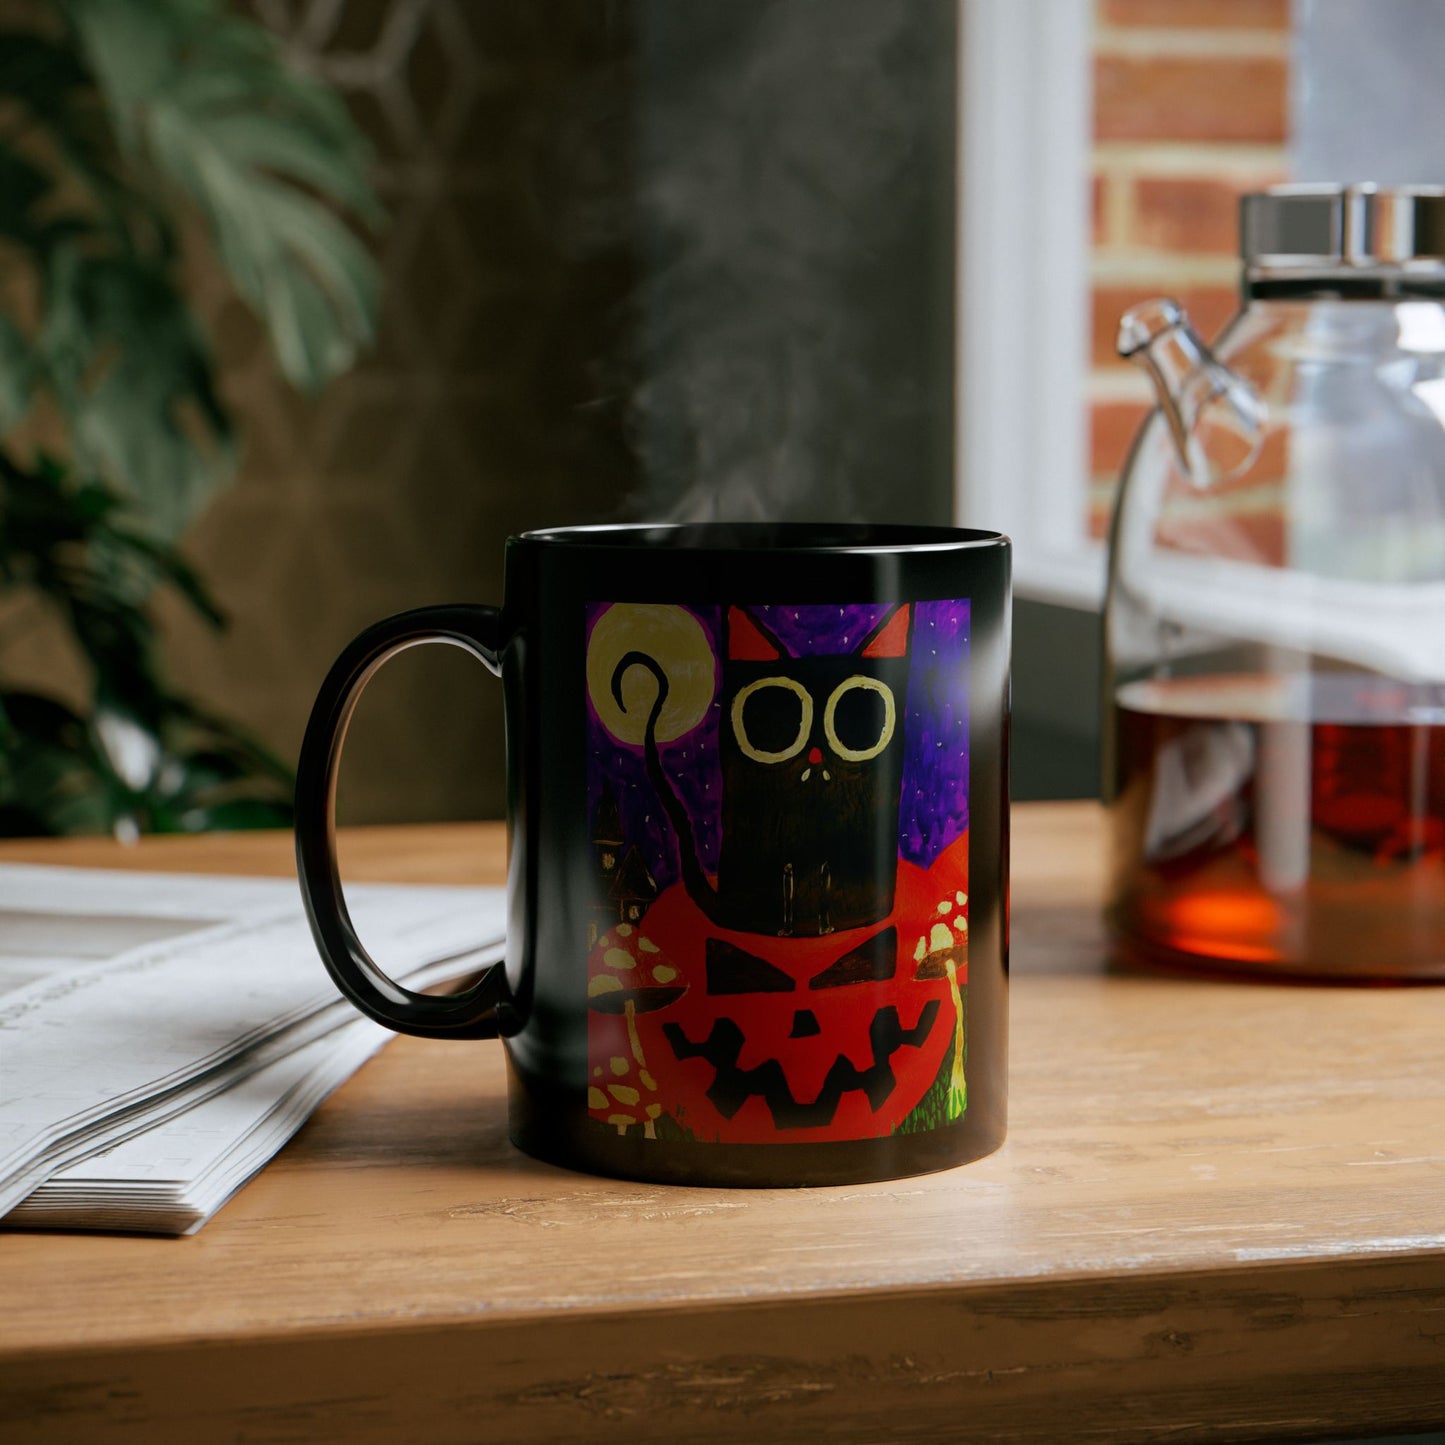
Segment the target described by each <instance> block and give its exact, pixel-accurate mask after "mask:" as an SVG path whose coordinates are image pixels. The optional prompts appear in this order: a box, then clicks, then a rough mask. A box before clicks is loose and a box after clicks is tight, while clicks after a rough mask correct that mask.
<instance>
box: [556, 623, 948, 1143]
mask: <svg viewBox="0 0 1445 1445" xmlns="http://www.w3.org/2000/svg"><path fill="white" fill-rule="evenodd" d="M587 628H588V633H587V638H588V641H587V696H588V708H589V714H590V715H589V719H588V767H587V779H588V797H587V804H588V817H589V821H590V825H591V830H592V834H591V836H592V844H593V849H594V855H595V879H594V893H593V900H592V907H593V921H592V923H591V924H590V925H589V928H588V933H589V937H588V938H587V939H586V941H585V942H586V946H587V948H588V983H587V993H588V1053H589V1058H588V1068H589V1071H590V1080H589V1088H588V1107H589V1112H590V1115H591V1117H592V1119H593V1120H595V1121H596V1124H597V1125H598V1127H601V1128H606V1129H610V1130H614V1131H616V1132H618V1133H621V1134H635V1135H638V1136H641V1137H643V1138H648V1139H653V1138H656V1139H666V1138H673V1139H683V1138H688V1139H695V1140H700V1141H720V1142H727V1143H749V1144H756V1143H777V1142H796V1141H811V1140H839V1139H872V1138H878V1137H880V1136H885V1135H888V1134H892V1133H896V1132H903V1131H912V1130H918V1129H933V1128H939V1127H944V1126H947V1125H948V1124H951V1123H953V1122H955V1121H957V1120H959V1119H961V1118H962V1117H963V1114H964V1110H965V1108H966V1106H967V1098H966V1090H965V1083H964V1061H965V1058H966V1051H967V1002H968V751H969V737H968V628H969V605H968V603H967V602H966V601H948V602H919V603H913V604H903V605H901V606H891V605H883V604H866V605H853V606H848V605H838V606H829V607H821V606H806V607H803V606H799V607H788V606H751V607H679V606H672V605H661V604H659V605H652V604H640V603H630V602H618V603H594V604H592V605H590V606H589V608H588V616H587ZM582 942H583V941H582V940H580V939H579V947H580V946H582Z"/></svg>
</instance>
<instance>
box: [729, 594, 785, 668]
mask: <svg viewBox="0 0 1445 1445" xmlns="http://www.w3.org/2000/svg"><path fill="white" fill-rule="evenodd" d="M727 655H728V661H729V662H776V661H777V660H778V659H779V658H780V657H784V656H786V653H785V652H784V651H783V645H782V643H780V642H779V641H778V639H777V638H776V637H774V636H773V635H772V633H771V632H769V631H768V629H767V628H766V627H764V626H763V624H762V623H761V622H757V621H754V619H753V618H751V617H749V616H748V614H747V613H746V612H744V611H743V609H742V608H741V607H729V608H728V645H727Z"/></svg>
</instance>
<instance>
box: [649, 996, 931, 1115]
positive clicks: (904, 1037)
mask: <svg viewBox="0 0 1445 1445" xmlns="http://www.w3.org/2000/svg"><path fill="white" fill-rule="evenodd" d="M939 1007H940V1003H939V1000H938V999H936V998H932V999H929V1000H928V1002H927V1003H926V1004H924V1006H923V1011H922V1012H921V1013H920V1014H919V1015H918V1022H917V1023H916V1024H914V1026H913V1027H912V1028H911V1029H905V1028H904V1027H903V1025H902V1024H901V1023H900V1022H899V1020H898V1010H897V1008H895V1007H894V1006H893V1005H891V1004H890V1005H889V1006H888V1007H887V1008H881V1009H879V1010H878V1012H877V1013H876V1014H874V1016H873V1022H872V1023H871V1024H870V1025H869V1026H868V1041H869V1043H870V1044H871V1045H872V1047H873V1062H872V1063H870V1064H869V1065H868V1067H867V1068H865V1069H859V1068H857V1067H856V1066H855V1065H854V1063H853V1062H852V1060H851V1059H846V1058H844V1057H843V1055H842V1054H839V1055H838V1057H837V1058H836V1059H834V1060H833V1065H832V1067H831V1068H830V1069H829V1070H828V1077H827V1078H826V1079H824V1080H823V1087H822V1089H821V1090H819V1092H818V1097H817V1098H816V1099H814V1100H813V1101H812V1102H811V1103H804V1102H801V1101H799V1100H798V1099H795V1098H794V1097H793V1090H792V1088H791V1087H790V1086H789V1084H788V1080H787V1076H786V1075H785V1074H784V1073H783V1066H782V1064H781V1063H779V1062H778V1060H777V1059H769V1060H768V1061H767V1062H766V1063H763V1064H759V1065H758V1066H757V1068H755V1069H740V1068H739V1067H738V1057H739V1055H740V1054H741V1053H742V1051H743V1044H744V1042H745V1040H744V1037H743V1031H742V1030H741V1029H740V1028H739V1027H738V1026H737V1024H735V1023H734V1022H733V1021H732V1020H731V1019H726V1018H722V1019H717V1020H716V1021H715V1022H714V1023H713V1026H712V1032H711V1033H709V1034H708V1036H707V1038H705V1039H703V1040H702V1041H701V1042H700V1043H694V1042H693V1041H692V1040H691V1039H690V1038H688V1036H687V1035H686V1034H685V1033H684V1032H683V1030H682V1026H681V1025H680V1024H675V1023H670V1024H666V1025H664V1026H663V1030H662V1032H663V1035H664V1036H665V1037H666V1039H667V1041H668V1043H669V1044H671V1045H672V1051H673V1053H674V1054H676V1055H677V1057H678V1058H679V1059H706V1060H707V1061H708V1063H710V1064H711V1065H712V1066H713V1068H714V1069H715V1070H716V1071H717V1074H716V1077H715V1078H714V1079H713V1081H712V1084H711V1086H710V1087H709V1089H708V1091H707V1097H708V1099H709V1100H710V1102H711V1103H712V1106H713V1108H715V1109H716V1110H717V1111H718V1113H719V1114H721V1115H722V1116H723V1118H724V1119H731V1118H732V1117H733V1115H734V1114H736V1113H737V1111H738V1110H739V1109H741V1108H742V1106H743V1105H744V1104H745V1103H747V1101H748V1100H749V1099H751V1098H752V1097H753V1096H754V1095H760V1096H761V1097H762V1098H763V1100H764V1102H766V1104H767V1106H768V1109H769V1111H770V1112H771V1113H772V1116H773V1123H774V1124H775V1125H776V1126H777V1127H778V1128H779V1129H820V1128H824V1127H825V1126H827V1125H828V1124H831V1123H832V1122H833V1115H834V1114H836V1113H837V1112H838V1105H839V1103H840V1102H841V1101H842V1098H843V1095H844V1094H846V1093H848V1092H850V1091H851V1090H853V1089H861V1090H862V1091H863V1092H864V1093H865V1094H866V1095H867V1096H868V1103H869V1105H870V1106H871V1107H872V1108H873V1110H874V1112H875V1113H876V1112H877V1111H878V1110H879V1109H881V1108H882V1107H883V1104H884V1102H885V1101H886V1100H887V1098H888V1096H889V1095H890V1094H891V1093H892V1092H893V1090H894V1088H895V1087H896V1086H897V1083H898V1081H897V1079H896V1078H895V1077H894V1074H893V1063H892V1060H893V1055H894V1054H896V1053H897V1052H898V1050H899V1049H901V1048H903V1047H904V1045H911V1046H913V1047H914V1048H917V1047H919V1046H920V1045H921V1044H922V1043H923V1041H924V1040H925V1039H926V1038H927V1037H928V1035H929V1033H930V1032H931V1031H932V1029H933V1025H934V1023H935V1022H936V1021H937V1019H938V1010H939Z"/></svg>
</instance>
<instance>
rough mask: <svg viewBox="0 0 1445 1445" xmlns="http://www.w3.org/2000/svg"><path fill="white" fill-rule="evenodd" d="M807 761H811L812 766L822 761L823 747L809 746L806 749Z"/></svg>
mask: <svg viewBox="0 0 1445 1445" xmlns="http://www.w3.org/2000/svg"><path fill="white" fill-rule="evenodd" d="M808 761H809V762H810V763H812V765H813V766H814V767H817V766H818V764H819V763H821V762H822V761H823V749H822V748H809V749H808Z"/></svg>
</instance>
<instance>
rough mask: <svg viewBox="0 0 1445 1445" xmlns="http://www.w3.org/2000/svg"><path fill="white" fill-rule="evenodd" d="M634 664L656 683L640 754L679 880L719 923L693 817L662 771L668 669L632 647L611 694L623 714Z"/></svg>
mask: <svg viewBox="0 0 1445 1445" xmlns="http://www.w3.org/2000/svg"><path fill="white" fill-rule="evenodd" d="M633 666H639V667H645V668H646V669H647V670H648V672H650V673H651V674H652V676H653V678H654V679H655V680H656V682H657V696H656V698H654V699H653V703H652V711H651V712H649V713H648V715H647V725H646V728H645V729H644V731H643V738H642V755H643V759H644V762H645V763H646V766H647V779H648V781H649V782H650V783H651V784H652V786H653V788H654V789H655V790H656V792H657V796H658V798H659V799H661V801H662V807H663V811H664V812H666V814H667V818H668V821H669V822H670V823H671V824H672V831H673V832H674V833H675V834H676V835H677V852H678V860H679V862H680V864H681V867H682V881H683V884H684V885H685V886H686V888H687V892H688V896H689V897H690V898H691V899H692V901H693V902H694V903H696V904H697V906H698V907H699V908H700V909H702V911H703V913H704V914H705V915H706V917H707V918H708V920H709V921H710V922H712V923H718V922H720V919H719V908H718V896H717V889H715V888H714V887H713V885H712V883H711V882H710V881H709V879H708V876H707V874H706V873H704V872H703V871H702V864H701V863H700V862H699V861H698V857H697V841H696V839H695V838H694V836H693V831H692V819H691V818H689V817H688V815H687V809H686V808H685V807H683V804H682V799H681V798H679V797H678V796H677V793H676V791H675V790H674V788H673V786H672V779H671V778H669V777H668V776H667V774H666V773H665V772H664V771H663V767H662V754H661V752H659V750H658V746H657V723H658V719H659V718H660V717H661V716H662V710H663V708H664V707H666V705H667V693H668V685H667V672H666V670H665V669H664V668H663V666H662V664H661V663H660V662H658V660H657V659H656V658H655V657H652V656H650V655H649V654H648V653H646V652H638V651H635V650H634V651H632V652H628V653H625V654H624V655H623V656H622V657H621V658H620V659H619V660H618V663H617V666H616V667H614V668H613V669H612V697H613V700H614V701H615V702H616V703H617V706H618V707H619V708H621V709H622V711H623V712H624V713H625V712H626V711H627V704H626V703H625V702H623V700H622V679H623V677H624V676H625V675H626V673H627V671H628V669H629V668H631V667H633Z"/></svg>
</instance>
